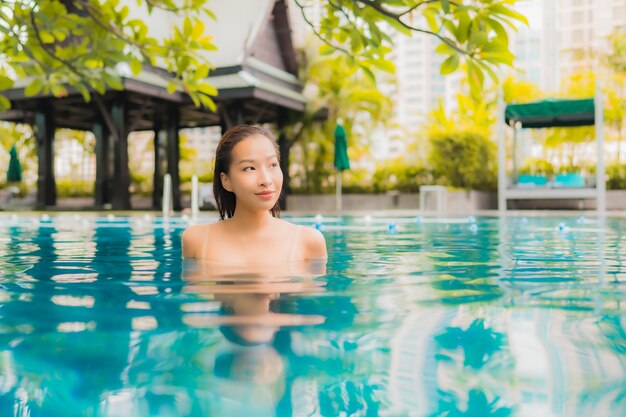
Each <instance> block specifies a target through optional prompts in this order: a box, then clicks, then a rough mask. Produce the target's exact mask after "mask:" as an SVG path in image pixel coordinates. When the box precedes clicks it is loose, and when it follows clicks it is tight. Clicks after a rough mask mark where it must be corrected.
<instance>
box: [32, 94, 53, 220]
mask: <svg viewBox="0 0 626 417" xmlns="http://www.w3.org/2000/svg"><path fill="white" fill-rule="evenodd" d="M34 128H35V129H34V130H35V135H36V136H37V158H38V164H39V165H38V170H37V204H36V206H37V208H38V209H40V210H41V209H44V208H45V207H46V206H54V205H56V200H57V193H56V180H55V178H54V131H55V125H54V115H53V112H52V106H51V104H50V103H49V102H47V101H45V102H42V103H41V104H40V105H39V107H38V109H37V112H36V113H35V126H34Z"/></svg>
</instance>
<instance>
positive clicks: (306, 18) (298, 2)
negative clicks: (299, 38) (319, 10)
mask: <svg viewBox="0 0 626 417" xmlns="http://www.w3.org/2000/svg"><path fill="white" fill-rule="evenodd" d="M294 1H295V2H296V4H297V5H298V7H299V8H300V13H301V14H302V18H303V19H304V21H305V22H306V23H307V25H309V27H310V28H311V29H312V30H313V34H314V35H315V37H316V38H318V39H319V40H320V41H322V42H324V43H325V44H326V45H328V46H330V47H331V48H334V49H336V50H338V51H341V52H343V53H345V54H346V55H348V56H352V54H350V52H349V51H348V50H346V49H344V48H342V47H340V46H337V45H335V44H333V43H332V42H329V41H328V40H326V39H325V38H324V37H323V36H322V35H321V34H320V33H319V32H318V31H317V29H316V28H315V25H313V22H311V21H310V20H309V18H308V17H307V16H306V13H305V11H304V9H305V6H304V5H303V4H301V3H300V0H294Z"/></svg>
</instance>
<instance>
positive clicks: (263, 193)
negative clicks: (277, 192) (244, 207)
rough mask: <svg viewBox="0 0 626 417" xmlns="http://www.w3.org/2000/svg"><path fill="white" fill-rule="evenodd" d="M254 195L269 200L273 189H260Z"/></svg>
mask: <svg viewBox="0 0 626 417" xmlns="http://www.w3.org/2000/svg"><path fill="white" fill-rule="evenodd" d="M256 195H258V196H259V197H261V198H262V199H264V200H270V199H271V198H272V196H273V195H274V191H261V192H260V193H256Z"/></svg>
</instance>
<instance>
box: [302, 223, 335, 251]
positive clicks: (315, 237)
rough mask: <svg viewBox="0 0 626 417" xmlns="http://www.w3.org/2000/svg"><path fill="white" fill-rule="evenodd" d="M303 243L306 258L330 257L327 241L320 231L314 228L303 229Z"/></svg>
mask: <svg viewBox="0 0 626 417" xmlns="http://www.w3.org/2000/svg"><path fill="white" fill-rule="evenodd" d="M301 227H302V226H301ZM302 241H303V242H304V255H305V256H304V257H305V258H326V257H327V256H328V254H327V252H326V239H324V235H323V234H322V233H321V232H320V231H319V230H317V229H313V228H312V227H302Z"/></svg>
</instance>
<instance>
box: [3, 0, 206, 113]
mask: <svg viewBox="0 0 626 417" xmlns="http://www.w3.org/2000/svg"><path fill="white" fill-rule="evenodd" d="M204 3H205V0H184V1H183V0H145V1H144V0H136V1H135V2H126V4H123V3H122V4H120V1H119V0H99V1H95V0H39V1H35V0H6V1H2V2H1V4H0V52H1V53H2V55H3V61H2V64H1V65H0V91H2V90H6V89H9V88H12V87H13V85H14V82H15V79H16V78H18V77H19V78H27V77H28V78H29V79H30V83H29V84H28V86H27V87H26V90H25V94H26V95H35V94H38V93H40V92H43V93H44V94H49V93H51V94H53V95H54V96H56V97H62V96H65V95H67V94H68V90H67V86H70V87H72V88H74V89H76V90H78V91H79V92H80V94H82V96H83V97H84V99H85V100H86V101H89V100H90V99H91V98H92V92H93V91H96V92H97V93H99V94H104V92H105V90H106V89H107V88H113V89H118V90H119V89H122V83H121V74H123V73H124V72H125V71H126V70H125V69H124V68H129V70H130V71H131V72H132V73H133V74H135V75H138V74H139V73H140V72H141V71H142V68H144V67H150V66H152V67H160V68H164V69H165V70H166V71H167V72H166V73H164V74H163V73H160V74H161V76H162V77H163V78H164V79H165V80H166V81H167V82H168V85H167V89H168V91H170V92H173V91H175V90H176V89H181V90H183V91H185V92H186V93H188V94H189V96H190V97H191V99H192V100H193V102H194V103H195V104H196V105H197V106H205V107H208V108H210V109H214V108H215V105H214V103H213V101H212V100H211V98H210V96H211V95H215V94H216V90H215V88H213V87H212V86H211V85H209V84H208V83H207V82H206V81H205V78H206V77H207V75H208V73H209V70H210V69H211V65H210V63H209V62H208V61H207V60H206V59H205V58H204V56H203V52H205V51H210V50H214V49H216V47H215V45H213V43H211V37H210V36H207V35H206V34H205V33H204V32H205V31H204V24H203V23H202V20H203V19H204V18H205V17H206V16H209V17H211V18H215V17H214V16H213V14H212V13H211V12H210V10H208V9H207V8H205V7H204ZM166 15H174V16H175V17H176V18H178V21H180V24H179V25H177V26H174V27H173V29H172V33H171V35H170V36H169V37H168V36H165V35H164V36H163V37H162V38H156V37H151V36H149V34H148V23H147V22H145V21H144V20H142V19H143V17H144V16H161V17H163V16H166ZM95 98H96V99H99V97H98V95H97V94H96V95H95ZM9 107H10V102H9V100H7V99H6V97H3V96H1V95H0V110H5V109H7V108H9Z"/></svg>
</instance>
